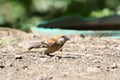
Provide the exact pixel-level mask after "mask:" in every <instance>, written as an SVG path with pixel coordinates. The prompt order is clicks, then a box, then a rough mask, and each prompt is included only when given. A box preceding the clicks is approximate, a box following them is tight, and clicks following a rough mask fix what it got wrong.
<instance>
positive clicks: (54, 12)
mask: <svg viewBox="0 0 120 80" xmlns="http://www.w3.org/2000/svg"><path fill="white" fill-rule="evenodd" d="M116 14H117V15H120V0H0V26H1V27H11V28H17V29H21V30H24V31H28V32H29V31H30V28H31V27H33V26H35V25H36V24H38V23H41V22H44V21H50V20H53V19H58V18H61V17H66V16H81V17H83V18H101V17H104V16H111V15H116Z"/></svg>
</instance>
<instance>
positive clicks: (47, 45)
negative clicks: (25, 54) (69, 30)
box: [29, 35, 69, 55]
mask: <svg viewBox="0 0 120 80" xmlns="http://www.w3.org/2000/svg"><path fill="white" fill-rule="evenodd" d="M67 40H69V38H68V37H67V36H66V35H58V36H56V37H54V38H52V39H49V40H47V41H43V42H41V43H38V44H34V45H32V46H31V47H29V50H32V49H34V48H38V49H39V51H40V52H42V53H43V54H48V55H49V54H50V53H53V52H55V51H57V50H59V49H60V48H61V47H62V46H63V45H64V43H65V42H66V41H67Z"/></svg>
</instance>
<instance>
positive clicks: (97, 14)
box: [90, 8, 114, 18]
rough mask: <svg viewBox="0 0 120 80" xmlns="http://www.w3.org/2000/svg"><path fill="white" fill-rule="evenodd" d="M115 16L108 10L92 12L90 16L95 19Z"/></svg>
mask: <svg viewBox="0 0 120 80" xmlns="http://www.w3.org/2000/svg"><path fill="white" fill-rule="evenodd" d="M113 14H114V11H112V10H109V9H107V8H106V9H103V10H97V11H93V12H91V14H90V16H91V17H95V18H100V17H104V16H110V15H113Z"/></svg>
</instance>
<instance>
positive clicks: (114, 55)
mask: <svg viewBox="0 0 120 80" xmlns="http://www.w3.org/2000/svg"><path fill="white" fill-rule="evenodd" d="M51 37H53V36H52V35H50V36H49V37H48V35H47V34H42V33H39V34H36V33H25V32H22V31H18V30H14V29H4V28H1V29H0V80H120V77H119V76H120V59H119V58H120V40H117V39H102V38H97V37H90V36H86V37H83V36H80V35H70V38H71V40H70V41H68V42H67V43H66V44H65V45H64V46H63V47H62V49H61V50H60V51H57V52H55V53H53V55H54V56H53V57H49V56H46V55H41V54H39V53H38V52H26V48H27V47H28V46H29V43H31V42H36V41H42V40H46V39H49V38H51Z"/></svg>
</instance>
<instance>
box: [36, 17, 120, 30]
mask: <svg viewBox="0 0 120 80" xmlns="http://www.w3.org/2000/svg"><path fill="white" fill-rule="evenodd" d="M37 27H43V28H61V29H74V30H120V16H119V15H113V16H107V17H102V18H96V19H93V18H81V17H77V16H74V17H66V18H61V19H56V20H52V21H48V22H45V23H43V24H39V25H37Z"/></svg>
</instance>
